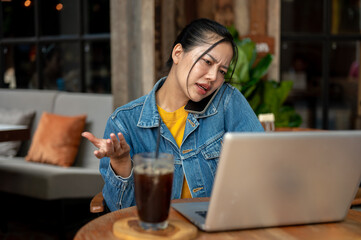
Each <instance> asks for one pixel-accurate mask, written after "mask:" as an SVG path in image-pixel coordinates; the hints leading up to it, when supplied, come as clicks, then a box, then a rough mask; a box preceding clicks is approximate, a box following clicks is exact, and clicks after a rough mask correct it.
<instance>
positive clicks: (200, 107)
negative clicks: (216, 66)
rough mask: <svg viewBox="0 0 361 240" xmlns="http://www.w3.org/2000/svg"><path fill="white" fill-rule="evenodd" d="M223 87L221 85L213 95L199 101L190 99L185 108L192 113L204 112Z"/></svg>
mask: <svg viewBox="0 0 361 240" xmlns="http://www.w3.org/2000/svg"><path fill="white" fill-rule="evenodd" d="M220 89H221V87H219V88H218V89H217V90H216V91H214V92H213V93H212V94H211V95H209V96H208V97H206V98H203V99H202V100H201V101H199V102H193V101H192V100H189V101H188V103H187V105H186V106H185V107H184V110H186V111H187V112H190V113H196V114H203V113H204V112H205V111H206V110H207V108H208V106H209V104H211V102H212V101H213V99H214V97H215V96H216V95H217V93H218V92H219V90H220Z"/></svg>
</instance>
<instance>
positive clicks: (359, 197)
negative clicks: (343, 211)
mask: <svg viewBox="0 0 361 240" xmlns="http://www.w3.org/2000/svg"><path fill="white" fill-rule="evenodd" d="M355 206H361V187H359V189H358V191H357V194H356V196H355V198H354V200H353V201H352V203H351V207H355Z"/></svg>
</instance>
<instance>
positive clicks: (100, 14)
mask: <svg viewBox="0 0 361 240" xmlns="http://www.w3.org/2000/svg"><path fill="white" fill-rule="evenodd" d="M19 16H22V17H19ZM0 19H1V24H0V32H1V33H0V56H1V57H0V66H1V73H2V74H0V87H1V88H36V89H52V90H61V91H73V92H95V93H110V91H111V89H110V86H111V84H110V15H109V0H61V1H60V0H2V1H0Z"/></svg>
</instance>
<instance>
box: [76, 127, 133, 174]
mask: <svg viewBox="0 0 361 240" xmlns="http://www.w3.org/2000/svg"><path fill="white" fill-rule="evenodd" d="M82 136H83V137H85V138H86V139H88V140H89V141H90V142H91V143H92V144H93V145H94V146H95V147H97V148H98V150H95V151H94V155H95V156H96V157H97V158H99V159H100V158H103V157H109V158H110V164H111V166H112V168H113V170H114V172H115V173H116V174H117V175H119V176H121V177H128V176H129V175H130V172H131V169H132V163H131V160H130V154H129V153H130V147H129V145H128V143H127V142H126V141H125V139H124V136H123V135H122V134H121V133H118V138H119V140H118V138H117V137H116V136H115V134H114V133H111V134H110V139H103V138H97V137H95V136H94V135H93V134H92V133H90V132H83V133H82Z"/></svg>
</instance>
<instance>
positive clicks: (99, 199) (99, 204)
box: [90, 192, 105, 213]
mask: <svg viewBox="0 0 361 240" xmlns="http://www.w3.org/2000/svg"><path fill="white" fill-rule="evenodd" d="M104 206H105V203H104V197H103V193H102V192H100V193H98V194H97V195H95V196H94V197H93V198H92V200H91V202H90V212H91V213H102V212H104Z"/></svg>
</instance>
